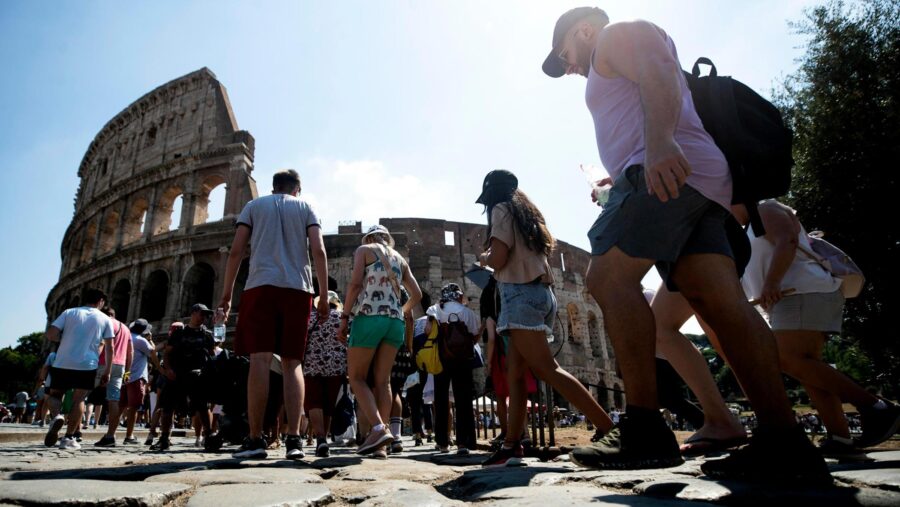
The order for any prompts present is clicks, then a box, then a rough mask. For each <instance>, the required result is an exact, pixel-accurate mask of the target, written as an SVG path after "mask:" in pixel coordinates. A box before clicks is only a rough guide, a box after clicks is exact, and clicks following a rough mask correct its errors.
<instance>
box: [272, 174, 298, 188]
mask: <svg viewBox="0 0 900 507" xmlns="http://www.w3.org/2000/svg"><path fill="white" fill-rule="evenodd" d="M272 192H273V193H284V194H292V193H294V192H297V193H300V175H299V174H297V171H295V170H293V169H285V170H284V171H278V172H277V173H275V176H273V177H272Z"/></svg>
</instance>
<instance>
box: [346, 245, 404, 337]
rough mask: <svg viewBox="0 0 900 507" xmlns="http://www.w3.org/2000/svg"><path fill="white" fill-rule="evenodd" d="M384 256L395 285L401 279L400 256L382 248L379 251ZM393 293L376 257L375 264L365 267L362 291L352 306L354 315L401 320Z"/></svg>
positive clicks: (391, 249)
mask: <svg viewBox="0 0 900 507" xmlns="http://www.w3.org/2000/svg"><path fill="white" fill-rule="evenodd" d="M381 252H382V254H383V255H385V258H386V259H387V261H388V263H389V264H390V269H391V270H393V272H394V276H396V277H397V283H398V284H400V280H402V279H403V264H402V262H401V261H400V259H399V257H400V254H398V253H397V251H396V250H394V249H393V248H389V247H384V249H382V250H381ZM395 292H396V291H394V286H393V284H392V283H391V279H390V277H388V273H387V271H386V269H385V266H384V264H382V263H381V256H376V259H375V262H373V263H372V264H369V265H367V266H366V272H365V275H364V278H363V290H362V291H361V292H360V293H359V297H358V298H357V299H356V305H355V306H354V310H355V311H354V314H355V315H357V316H368V315H373V316H374V315H383V316H385V317H391V318H394V319H400V320H403V312H402V310H401V308H402V306H403V305H401V304H400V299H399V295H397V294H396V293H395Z"/></svg>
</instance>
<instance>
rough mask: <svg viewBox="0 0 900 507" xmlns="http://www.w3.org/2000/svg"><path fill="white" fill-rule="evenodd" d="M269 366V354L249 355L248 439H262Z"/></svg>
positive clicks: (270, 357)
mask: <svg viewBox="0 0 900 507" xmlns="http://www.w3.org/2000/svg"><path fill="white" fill-rule="evenodd" d="M271 365H272V353H271V352H257V353H255V354H250V373H249V375H247V419H248V423H249V425H250V438H253V439H257V438H262V433H263V419H264V418H265V416H266V404H267V403H268V401H269V369H270V368H271ZM285 395H287V393H285ZM298 431H299V430H298Z"/></svg>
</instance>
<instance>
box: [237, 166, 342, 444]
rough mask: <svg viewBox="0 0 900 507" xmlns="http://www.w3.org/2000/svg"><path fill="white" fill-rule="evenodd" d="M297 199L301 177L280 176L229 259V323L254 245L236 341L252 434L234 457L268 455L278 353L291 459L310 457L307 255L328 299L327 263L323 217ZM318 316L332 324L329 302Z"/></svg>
mask: <svg viewBox="0 0 900 507" xmlns="http://www.w3.org/2000/svg"><path fill="white" fill-rule="evenodd" d="M299 194H300V176H299V175H298V174H297V171H294V170H286V171H281V172H278V173H276V174H275V177H274V178H272V195H267V196H265V197H260V198H258V199H254V200H252V201H250V202H249V203H247V205H246V206H244V210H243V211H242V212H241V215H240V216H239V217H238V220H237V230H236V231H235V235H234V242H233V243H232V245H231V251H230V253H229V255H228V263H227V265H226V269H225V284H224V293H223V295H222V302H221V303H220V305H219V306H220V307H221V308H222V309H224V310H225V315H226V318H227V315H228V312H229V310H230V309H231V297H232V292H233V291H234V281H235V278H236V277H237V272H238V268H239V267H240V265H241V261H242V260H243V259H244V253H245V252H246V250H247V246H248V244H249V245H250V274H249V276H248V278H247V283H246V285H245V286H244V292H243V294H242V295H241V308H240V310H241V318H240V319H239V320H238V324H237V326H238V327H237V336H236V337H235V341H234V349H235V353H236V354H237V355H249V356H250V374H249V376H248V377H247V417H248V419H249V423H250V435H249V437H248V438H247V439H246V440H245V442H244V444H243V445H242V446H241V449H240V450H238V451H237V452H235V453H234V457H236V458H256V459H262V458H265V457H266V456H267V453H266V442H265V440H264V439H263V438H262V432H263V418H264V414H265V409H266V403H267V402H268V398H269V366H270V364H271V362H272V355H273V354H279V355H280V356H281V361H282V369H283V373H284V375H283V379H284V406H285V411H286V412H287V438H286V440H285V448H286V456H287V458H288V459H300V458H302V457H303V456H304V454H303V449H302V443H301V439H300V415H301V412H302V409H303V395H304V385H303V370H302V367H301V361H302V360H303V355H304V353H305V351H306V333H307V327H308V326H309V315H310V311H311V307H312V298H313V292H314V288H313V283H312V279H313V277H312V269H311V267H310V259H309V253H310V251H312V254H313V259H314V260H315V265H316V279H317V280H318V283H319V287H318V288H319V294H322V295H325V294H328V259H327V256H326V255H325V243H324V242H323V240H322V231H321V227H320V225H319V218H318V217H317V216H316V213H315V211H313V209H312V207H311V206H310V205H309V203H307V202H306V201H304V200H303V199H300V198H299ZM318 312H319V315H320V316H321V317H322V318H323V319H324V318H328V315H329V313H330V308H329V307H328V298H327V297H321V298H319V305H318Z"/></svg>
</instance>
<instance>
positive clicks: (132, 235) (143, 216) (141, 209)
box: [122, 197, 150, 245]
mask: <svg viewBox="0 0 900 507" xmlns="http://www.w3.org/2000/svg"><path fill="white" fill-rule="evenodd" d="M149 207H150V204H149V202H148V201H147V199H145V198H144V197H138V198H136V199H134V200H133V202H132V203H131V206H129V207H128V214H127V215H125V222H124V225H123V230H122V244H123V245H127V244H129V243H134V242H135V241H137V240H139V239H141V236H142V235H143V234H144V231H146V223H147V209H149Z"/></svg>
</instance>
